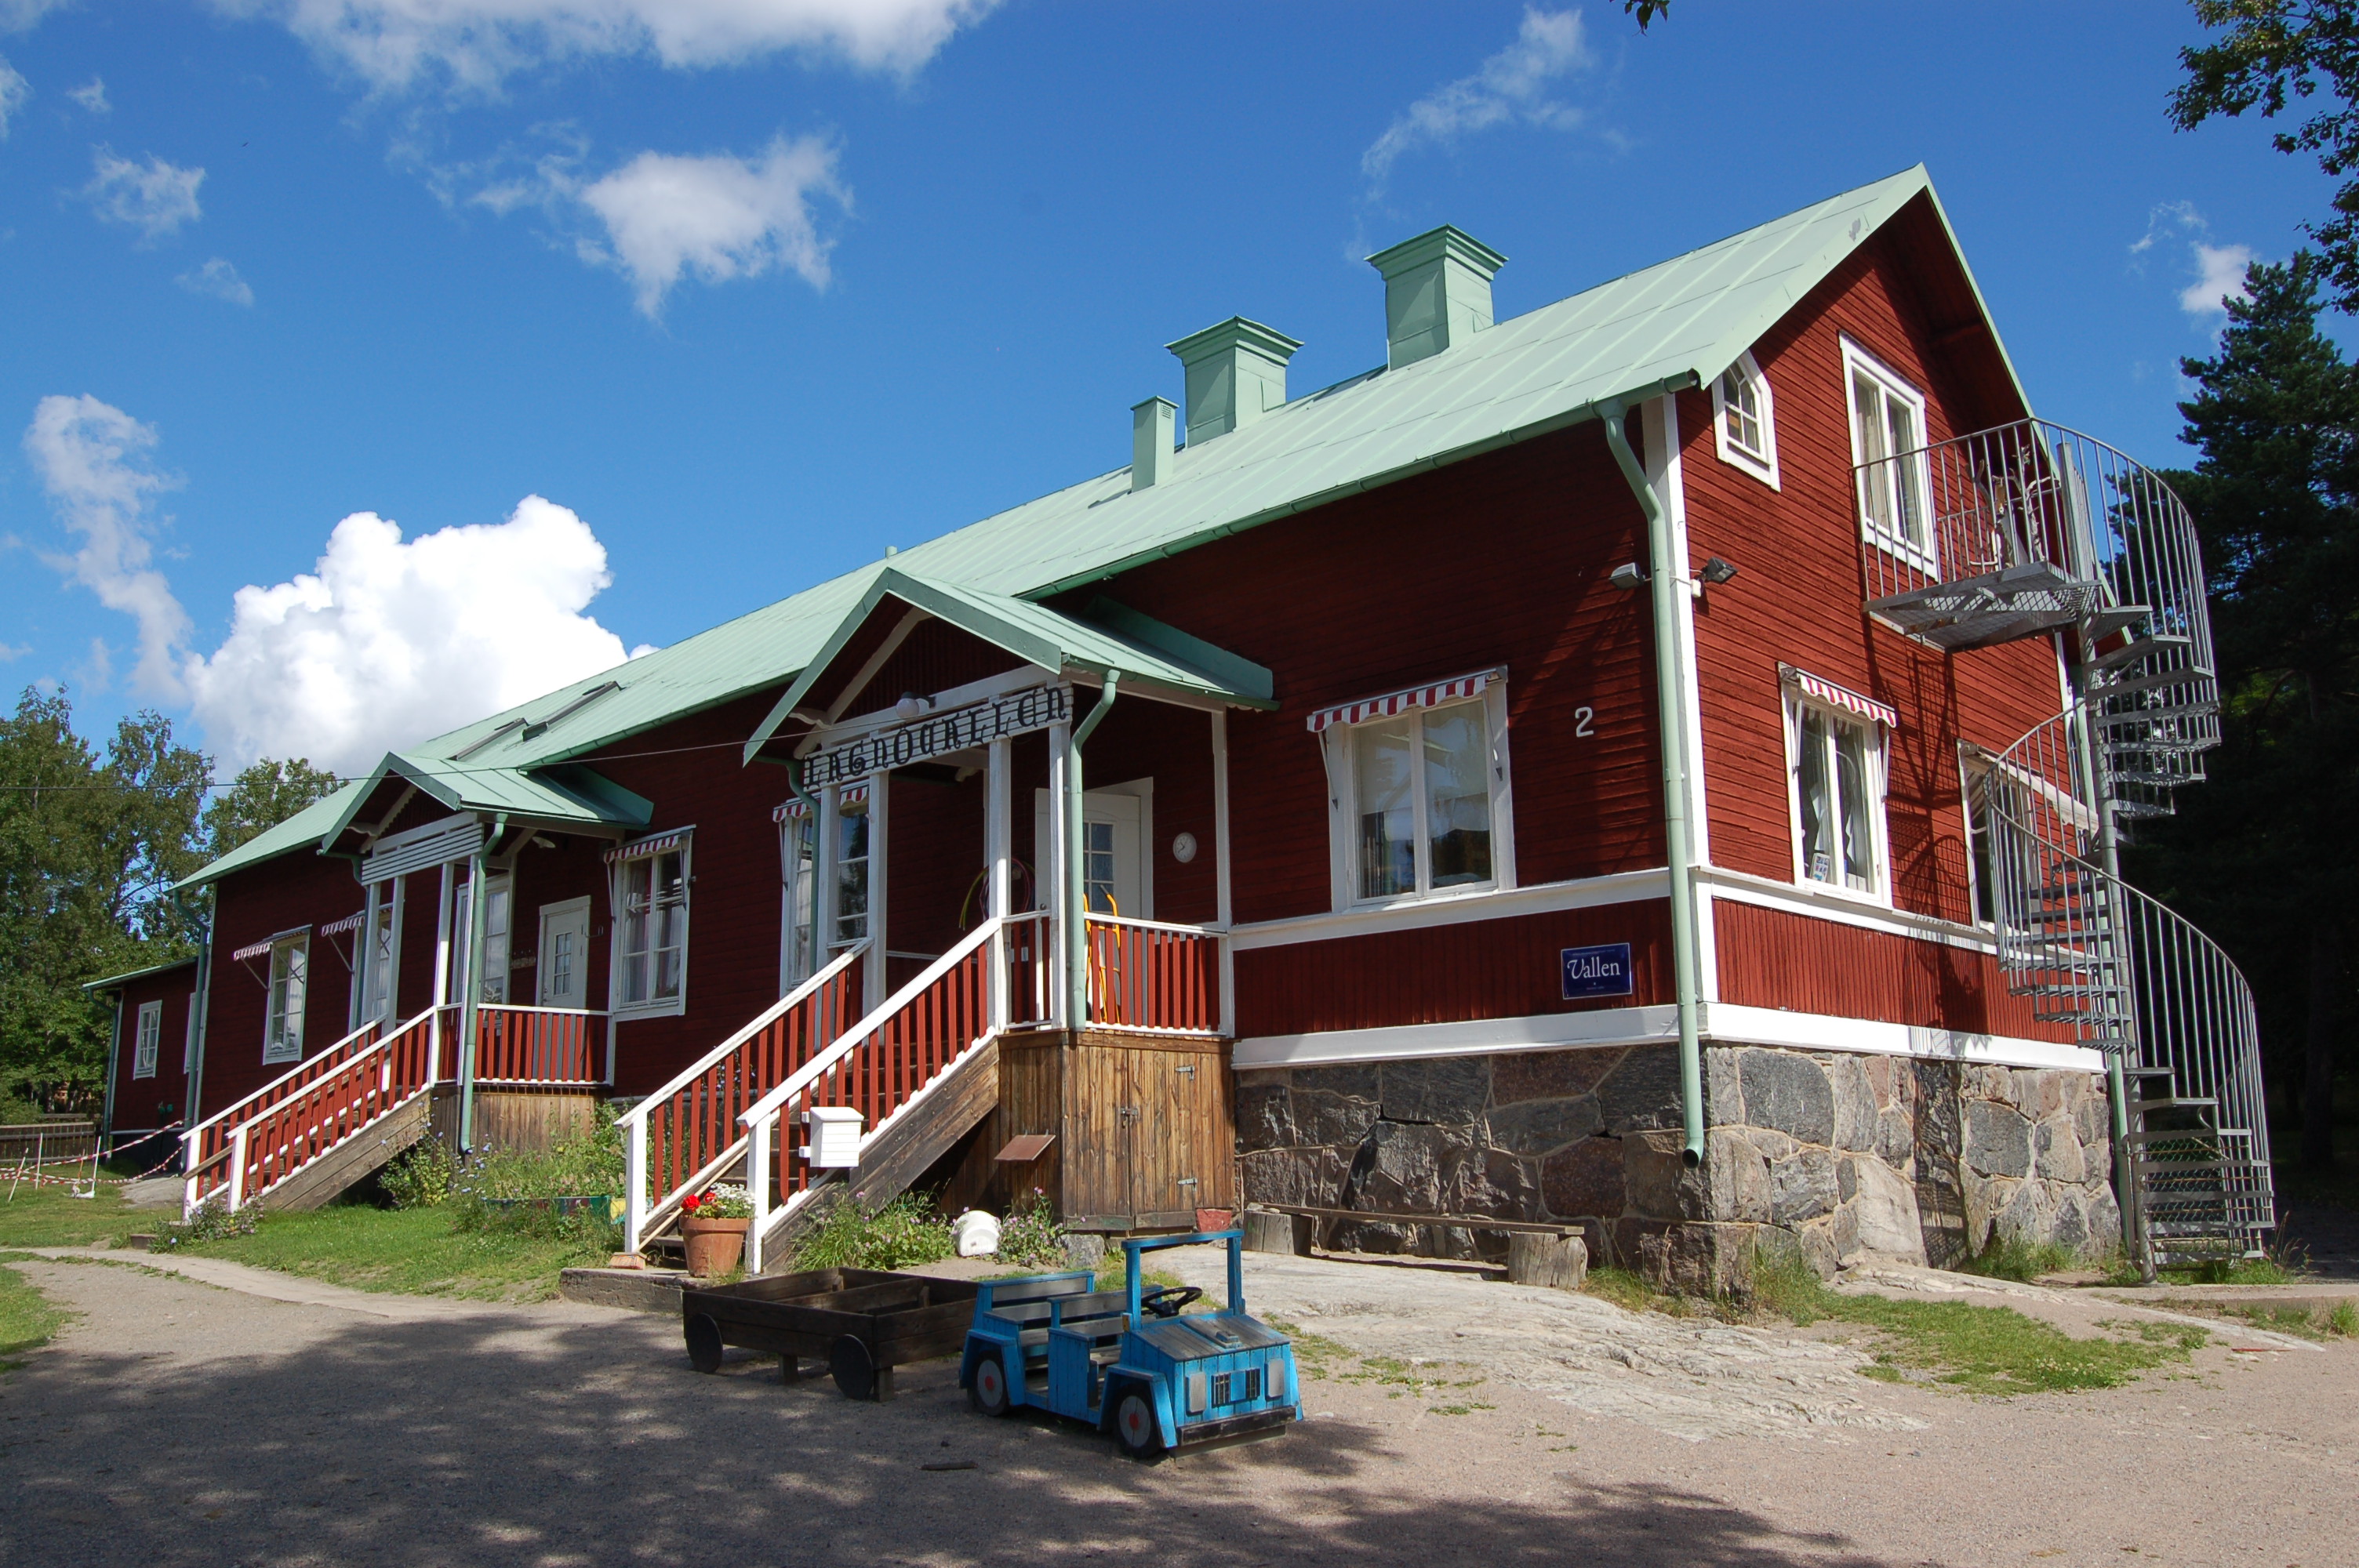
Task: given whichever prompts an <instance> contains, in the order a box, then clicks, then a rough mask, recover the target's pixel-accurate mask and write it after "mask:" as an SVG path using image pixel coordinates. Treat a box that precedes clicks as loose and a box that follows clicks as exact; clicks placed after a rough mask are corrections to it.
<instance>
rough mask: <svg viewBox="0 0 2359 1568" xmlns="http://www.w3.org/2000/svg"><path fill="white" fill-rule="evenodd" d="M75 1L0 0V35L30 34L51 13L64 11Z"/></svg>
mask: <svg viewBox="0 0 2359 1568" xmlns="http://www.w3.org/2000/svg"><path fill="white" fill-rule="evenodd" d="M72 3H73V0H0V33H28V32H31V31H32V30H33V27H34V25H35V24H36V23H38V22H39V21H40V19H41V18H42V17H43V16H47V15H49V13H50V12H51V11H62V10H64V9H65V8H66V7H67V6H68V5H71V4H72Z"/></svg>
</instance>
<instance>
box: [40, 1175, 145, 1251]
mask: <svg viewBox="0 0 2359 1568" xmlns="http://www.w3.org/2000/svg"><path fill="white" fill-rule="evenodd" d="M7 1191H8V1184H7V1182H6V1181H5V1178H0V1197H5V1195H6V1193H7ZM174 1218H178V1216H177V1215H174V1214H172V1213H170V1212H169V1211H167V1210H160V1209H159V1210H153V1211H150V1210H147V1209H131V1208H125V1207H124V1206H123V1189H122V1188H121V1187H119V1186H109V1185H106V1184H103V1183H102V1184H100V1185H99V1189H98V1196H96V1197H94V1198H78V1197H71V1196H69V1195H68V1194H67V1189H66V1188H64V1187H62V1186H52V1185H49V1184H43V1185H40V1186H38V1187H37V1186H34V1185H32V1184H30V1183H27V1184H25V1185H23V1186H20V1187H18V1188H17V1189H16V1198H15V1199H14V1200H13V1201H8V1202H0V1247H86V1246H88V1245H90V1244H91V1243H92V1242H94V1241H105V1240H109V1239H111V1238H114V1237H118V1236H122V1235H125V1234H126V1233H128V1232H130V1231H133V1230H136V1229H148V1230H155V1229H159V1228H161V1227H162V1226H163V1224H164V1222H165V1221H166V1220H168V1219H174Z"/></svg>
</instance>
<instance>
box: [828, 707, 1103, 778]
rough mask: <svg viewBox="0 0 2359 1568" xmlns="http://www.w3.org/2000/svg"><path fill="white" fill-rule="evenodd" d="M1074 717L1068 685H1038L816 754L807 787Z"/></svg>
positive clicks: (963, 748)
mask: <svg viewBox="0 0 2359 1568" xmlns="http://www.w3.org/2000/svg"><path fill="white" fill-rule="evenodd" d="M1072 717H1073V688H1072V687H1069V686H1036V687H1032V688H1031V689H1030V690H1028V691H1019V692H1014V693H1011V694H1010V695H1008V696H1006V697H994V698H993V699H992V700H991V701H989V702H978V703H975V704H973V705H972V706H970V707H966V708H952V709H951V711H950V712H948V713H930V714H928V715H926V716H925V717H924V718H922V719H911V720H909V721H908V723H906V724H897V725H895V726H894V727H893V728H891V729H890V730H877V731H876V732H875V734H873V735H864V736H862V737H861V738H860V739H859V740H857V741H847V742H845V743H844V744H843V745H841V746H835V747H831V748H830V749H828V750H827V751H824V752H816V753H814V754H813V755H812V756H811V757H810V760H809V761H807V762H804V763H803V787H804V788H806V789H812V790H816V789H821V788H824V787H825V786H827V785H829V784H842V783H843V782H844V781H846V780H848V779H860V778H867V777H868V776H870V775H871V774H874V773H889V772H891V771H892V770H893V769H895V768H906V767H908V766H910V765H911V764H913V763H917V762H930V761H932V760H933V759H934V758H936V757H944V756H948V755H949V754H950V753H951V752H969V751H973V749H974V748H976V747H977V746H987V745H989V744H990V743H991V742H992V741H1004V740H1006V739H1007V738H1008V737H1009V736H1011V735H1028V734H1030V733H1031V732H1032V731H1033V730H1046V729H1048V728H1049V726H1050V725H1052V724H1063V723H1065V722H1067V721H1069V720H1070V719H1071V718H1072Z"/></svg>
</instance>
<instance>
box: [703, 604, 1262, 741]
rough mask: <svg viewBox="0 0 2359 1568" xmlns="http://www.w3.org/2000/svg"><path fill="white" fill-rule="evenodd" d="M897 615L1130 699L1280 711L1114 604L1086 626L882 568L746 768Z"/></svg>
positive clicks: (1192, 646)
mask: <svg viewBox="0 0 2359 1568" xmlns="http://www.w3.org/2000/svg"><path fill="white" fill-rule="evenodd" d="M897 608H899V609H901V610H902V611H904V617H903V622H902V627H901V628H897V630H900V629H906V627H907V626H908V625H911V624H914V623H915V621H916V620H917V619H919V618H923V617H931V618H933V619H936V620H940V621H942V622H946V623H948V624H949V625H951V626H954V627H956V628H957V629H958V630H960V631H962V632H964V633H967V634H968V635H970V636H973V637H975V638H977V639H979V640H981V641H983V642H985V643H990V644H992V645H993V646H994V647H996V648H999V649H1002V650H1003V651H1005V652H1006V653H1008V654H1013V655H1015V656H1016V658H1018V659H1020V660H1022V661H1023V662H1024V663H1026V664H1027V665H1033V666H1034V667H1035V668H1037V669H1038V670H1040V671H1041V672H1042V673H1043V674H1044V675H1046V676H1049V677H1051V678H1055V679H1065V680H1072V681H1076V682H1078V683H1080V684H1082V685H1098V684H1101V683H1103V681H1104V679H1105V678H1106V676H1107V675H1108V674H1109V673H1111V674H1113V675H1114V676H1116V677H1118V679H1119V680H1120V682H1121V685H1122V688H1123V689H1124V690H1125V691H1126V692H1136V693H1138V694H1139V695H1141V696H1145V697H1157V698H1159V699H1161V700H1163V701H1166V702H1175V703H1179V704H1180V705H1182V706H1185V707H1190V708H1264V709H1266V708H1275V707H1277V704H1276V703H1275V702H1274V701H1272V700H1271V697H1270V694H1271V691H1272V690H1273V688H1274V677H1273V676H1271V674H1270V672H1269V671H1268V670H1266V669H1264V668H1263V667H1262V666H1261V665H1256V664H1255V663H1254V662H1253V661H1251V660H1250V659H1245V658H1241V657H1239V656H1238V655H1237V654H1232V653H1230V652H1228V651H1227V650H1226V649H1223V648H1219V647H1215V646H1214V645H1212V643H1206V642H1203V641H1202V640H1201V639H1199V638H1195V637H1190V636H1189V635H1188V634H1187V633H1184V632H1181V631H1180V630H1179V629H1178V628H1177V627H1172V626H1166V625H1164V624H1163V623H1162V622H1159V621H1156V620H1154V619H1153V618H1152V617H1149V616H1146V615H1141V614H1139V613H1138V612H1137V611H1132V610H1128V609H1125V607H1123V606H1121V605H1118V604H1115V603H1114V602H1113V601H1112V600H1106V599H1103V598H1101V599H1100V600H1097V601H1096V602H1095V603H1093V605H1092V606H1091V611H1092V612H1093V619H1089V620H1084V619H1082V618H1081V617H1077V616H1073V615H1070V614H1067V613H1066V612H1065V611H1060V610H1052V609H1050V608H1049V606H1047V605H1045V604H1036V603H1033V602H1032V601H1031V600H1024V599H1016V598H1012V597H1010V596H1008V595H1006V594H1000V593H990V592H985V591H984V590H982V589H972V588H966V587H962V586H960V585H959V584H956V583H950V582H942V581H940V580H936V579H927V578H921V577H919V576H916V575H915V574H913V573H909V572H905V571H901V570H898V569H896V568H886V569H885V570H884V571H882V572H880V573H878V574H877V577H876V580H875V582H873V583H871V584H870V585H869V589H868V591H867V592H866V593H864V594H863V595H862V596H861V598H860V601H859V602H858V603H857V604H856V605H854V606H853V609H852V611H851V613H849V614H847V615H845V616H844V617H843V620H842V621H841V622H838V623H837V625H836V628H835V630H834V631H833V632H832V633H830V635H829V637H828V640H827V642H826V643H824V644H823V645H822V646H821V649H820V651H819V652H818V653H817V654H814V655H813V657H812V658H811V661H810V664H809V665H806V666H805V667H804V669H803V671H802V673H801V674H800V675H799V676H797V677H796V678H795V681H794V684H793V685H791V686H789V687H787V689H786V692H785V694H784V695H783V696H781V697H779V698H778V700H777V702H776V703H774V704H772V705H771V708H770V711H769V714H768V716H767V717H766V718H765V719H763V720H762V722H761V723H760V724H759V725H758V726H756V729H755V730H754V733H753V735H752V737H751V738H750V739H748V740H747V741H746V742H745V761H746V762H752V761H753V760H754V758H755V755H756V753H757V752H760V751H761V749H762V747H763V745H764V744H765V743H766V742H767V741H769V740H770V738H771V737H772V736H774V735H776V734H777V732H778V730H779V729H780V727H781V726H783V725H784V724H786V723H787V721H788V719H790V718H794V717H796V716H797V714H796V710H797V709H798V708H800V707H801V706H802V704H803V702H804V700H805V699H806V698H808V697H810V695H811V693H812V691H813V689H814V688H815V687H818V686H819V685H820V684H821V682H823V681H824V680H825V679H826V678H827V677H828V676H829V674H830V672H831V671H832V670H834V669H835V668H836V666H837V665H839V664H840V663H841V662H842V660H843V654H844V652H845V650H846V649H847V648H849V647H851V646H852V645H853V641H854V639H856V638H857V637H858V636H859V634H860V632H861V629H862V628H863V627H864V626H867V625H869V624H870V623H871V622H874V621H875V619H876V618H877V617H878V616H879V615H880V614H882V615H891V614H893V613H894V611H895V610H896V609H897ZM891 647H892V643H891V641H890V640H889V639H888V641H887V642H886V643H884V644H883V645H882V647H881V649H880V653H882V654H889V652H890V650H891ZM872 663H881V658H879V657H877V656H876V655H872ZM867 673H873V672H867V671H865V670H863V671H855V672H853V674H852V675H851V676H850V677H849V680H848V683H847V686H846V688H845V689H844V690H843V692H842V693H841V694H840V695H839V697H838V698H837V700H836V702H835V703H833V704H832V705H831V708H830V710H829V711H828V712H827V713H826V715H825V720H826V721H827V722H830V723H832V722H833V721H834V720H835V719H838V718H840V717H841V716H842V709H843V705H844V704H845V703H848V702H850V701H852V700H853V699H854V698H856V697H858V696H859V695H860V693H859V690H858V689H857V687H860V686H863V685H864V684H865V680H864V675H865V674H867ZM805 722H809V720H808V719H806V720H805ZM818 727H819V726H817V725H814V726H813V728H818Z"/></svg>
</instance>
